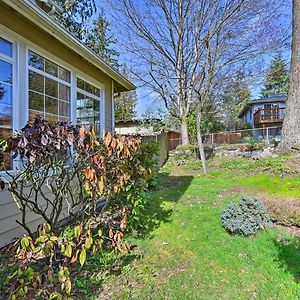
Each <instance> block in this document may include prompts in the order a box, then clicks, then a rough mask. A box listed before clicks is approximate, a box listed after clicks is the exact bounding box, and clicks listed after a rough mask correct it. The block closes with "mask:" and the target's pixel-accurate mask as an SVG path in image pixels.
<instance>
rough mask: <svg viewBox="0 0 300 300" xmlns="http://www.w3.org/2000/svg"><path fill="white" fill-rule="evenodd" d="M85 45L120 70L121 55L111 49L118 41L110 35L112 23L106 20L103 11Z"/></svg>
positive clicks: (94, 22) (95, 21) (94, 23)
mask: <svg viewBox="0 0 300 300" xmlns="http://www.w3.org/2000/svg"><path fill="white" fill-rule="evenodd" d="M85 43H86V45H87V46H88V47H89V48H90V49H91V50H93V51H94V52H95V53H96V54H97V55H99V56H100V57H101V58H102V59H103V60H104V61H106V62H107V63H109V64H111V65H112V66H113V67H115V68H116V69H118V68H119V64H118V56H119V53H118V52H117V51H116V50H114V49H112V48H111V47H112V45H113V44H115V43H116V40H115V38H114V37H113V36H112V35H111V34H110V23H109V22H108V20H107V19H106V17H105V15H104V12H103V10H102V11H101V12H100V13H99V15H98V18H97V19H96V20H94V21H93V25H92V28H91V30H90V33H89V34H88V36H87V39H86V42H85Z"/></svg>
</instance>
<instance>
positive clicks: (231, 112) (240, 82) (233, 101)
mask: <svg viewBox="0 0 300 300" xmlns="http://www.w3.org/2000/svg"><path fill="white" fill-rule="evenodd" d="M244 77H245V76H244V74H243V73H241V72H240V73H239V74H238V75H237V77H236V78H233V79H232V80H231V81H230V82H229V83H228V84H227V86H226V88H225V90H224V93H223V95H222V111H223V121H224V125H225V128H226V130H237V129H238V128H240V127H241V120H240V119H239V117H238V115H239V113H240V112H241V110H242V108H243V107H244V106H245V105H246V104H247V103H248V102H249V101H250V98H251V93H250V89H249V86H248V84H247V82H246V81H245V79H244ZM250 128H251V127H250Z"/></svg>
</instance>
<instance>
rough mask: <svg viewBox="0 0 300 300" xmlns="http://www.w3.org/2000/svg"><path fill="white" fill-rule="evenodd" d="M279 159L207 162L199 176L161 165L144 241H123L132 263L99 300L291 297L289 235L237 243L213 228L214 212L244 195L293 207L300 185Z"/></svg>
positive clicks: (296, 292)
mask: <svg viewBox="0 0 300 300" xmlns="http://www.w3.org/2000/svg"><path fill="white" fill-rule="evenodd" d="M287 160H288V158H287V157H283V158H277V159H265V160H260V161H253V160H247V159H238V160H228V159H214V160H212V161H210V162H209V166H210V173H209V175H208V176H206V177H204V176H203V175H200V174H201V172H200V169H201V168H200V165H199V163H198V162H196V161H191V162H188V163H187V164H185V165H183V166H177V165H176V163H174V161H173V162H172V161H171V162H169V163H168V164H167V165H166V166H165V167H164V168H163V169H162V171H161V174H160V177H159V186H158V187H157V188H156V189H155V191H152V192H151V195H150V207H149V209H148V214H149V216H151V217H150V218H149V219H150V220H152V222H150V227H149V228H148V230H147V232H146V236H143V237H139V238H134V239H132V240H131V242H132V243H133V244H135V245H136V248H135V250H134V251H135V253H136V255H137V256H138V257H137V258H136V259H134V260H133V261H132V262H130V263H129V264H126V265H124V266H123V267H121V270H120V273H121V274H118V275H117V276H116V275H112V276H111V278H110V280H108V281H107V282H106V283H105V284H104V285H103V288H102V291H101V292H100V296H99V299H106V298H107V299H109V298H110V299H299V298H300V241H299V238H298V237H297V236H295V235H294V234H292V231H290V230H289V229H288V228H285V227H281V226H274V228H272V229H269V230H267V231H263V232H259V233H258V234H257V235H256V236H253V237H243V236H238V235H230V234H228V233H227V232H226V231H225V230H224V229H223V228H222V227H221V226H220V213H221V211H222V209H223V208H224V207H225V206H226V205H227V204H228V203H230V202H237V201H238V200H239V197H240V196H241V194H244V193H247V194H249V195H256V196H259V195H263V196H264V199H268V196H269V198H270V199H273V198H274V197H277V199H279V200H278V201H281V202H284V201H285V199H287V198H288V199H289V200H290V199H293V201H298V199H299V198H300V188H299V183H300V181H299V178H298V177H297V176H298V174H297V170H296V169H293V168H292V167H288V164H286V163H285V162H286V161H287ZM297 197H299V198H297ZM297 204H299V202H297ZM283 207H284V205H283ZM298 207H300V206H298ZM298 212H299V211H298ZM298 212H297V213H298ZM294 225H297V224H294ZM298 225H299V224H298ZM294 228H295V227H294Z"/></svg>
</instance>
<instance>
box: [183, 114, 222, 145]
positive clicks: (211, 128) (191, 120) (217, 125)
mask: <svg viewBox="0 0 300 300" xmlns="http://www.w3.org/2000/svg"><path fill="white" fill-rule="evenodd" d="M187 123H188V132H189V136H190V142H191V143H196V142H197V130H196V114H195V112H194V113H192V114H190V115H189V117H188V118H187ZM223 129H224V126H223V124H222V123H221V120H220V119H219V118H218V116H217V115H216V114H203V115H202V119H201V131H202V132H203V134H208V133H214V132H219V131H221V130H223Z"/></svg>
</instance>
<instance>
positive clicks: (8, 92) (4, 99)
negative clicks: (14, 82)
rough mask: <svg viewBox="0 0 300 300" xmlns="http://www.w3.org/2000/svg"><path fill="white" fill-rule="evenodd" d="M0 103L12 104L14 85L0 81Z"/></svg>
mask: <svg viewBox="0 0 300 300" xmlns="http://www.w3.org/2000/svg"><path fill="white" fill-rule="evenodd" d="M0 104H7V105H12V86H11V85H8V84H5V83H0Z"/></svg>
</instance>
